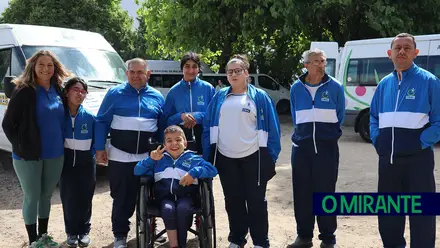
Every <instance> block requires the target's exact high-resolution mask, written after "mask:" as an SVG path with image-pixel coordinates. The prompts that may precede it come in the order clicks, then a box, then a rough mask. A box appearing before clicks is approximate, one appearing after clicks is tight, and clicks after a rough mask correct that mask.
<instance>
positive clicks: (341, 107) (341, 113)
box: [337, 85, 345, 127]
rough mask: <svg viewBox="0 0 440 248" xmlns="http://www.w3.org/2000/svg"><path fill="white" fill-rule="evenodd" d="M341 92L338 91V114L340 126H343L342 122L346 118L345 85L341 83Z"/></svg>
mask: <svg viewBox="0 0 440 248" xmlns="http://www.w3.org/2000/svg"><path fill="white" fill-rule="evenodd" d="M338 89H339V92H338V106H337V115H338V122H339V126H340V127H342V124H343V123H344V120H345V93H344V87H343V86H342V85H339V88H338Z"/></svg>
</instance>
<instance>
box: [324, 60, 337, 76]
mask: <svg viewBox="0 0 440 248" xmlns="http://www.w3.org/2000/svg"><path fill="white" fill-rule="evenodd" d="M335 71H336V59H327V65H326V66H325V72H326V73H327V74H328V75H330V76H332V77H334V76H335Z"/></svg>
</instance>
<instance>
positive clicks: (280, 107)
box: [277, 100, 290, 114]
mask: <svg viewBox="0 0 440 248" xmlns="http://www.w3.org/2000/svg"><path fill="white" fill-rule="evenodd" d="M289 110H290V102H289V101H288V100H281V101H279V102H278V104H277V112H278V114H288V113H289Z"/></svg>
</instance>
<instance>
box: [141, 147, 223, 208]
mask: <svg viewBox="0 0 440 248" xmlns="http://www.w3.org/2000/svg"><path fill="white" fill-rule="evenodd" d="M187 172H188V173H189V174H190V175H191V176H192V177H193V178H194V179H197V178H213V177H215V176H216V175H217V173H218V172H217V169H216V168H215V167H214V166H212V164H211V163H209V162H206V161H205V160H203V159H202V158H201V157H200V156H199V155H197V154H196V153H194V152H193V151H185V152H183V153H182V154H181V155H180V157H178V158H177V159H173V158H172V157H171V155H170V154H168V153H167V152H164V157H163V158H162V159H161V160H159V161H154V160H153V159H151V158H150V157H149V158H146V159H143V160H141V161H139V162H138V163H137V164H136V166H135V168H134V174H135V175H137V176H142V175H149V176H154V181H155V183H154V190H155V192H156V198H157V199H163V198H164V197H167V196H170V195H171V196H175V197H177V198H178V197H182V196H195V194H197V192H198V191H197V186H196V185H197V184H198V182H197V180H195V181H194V183H193V185H191V186H186V187H183V186H181V185H180V184H179V181H180V179H181V178H182V177H183V176H184V175H185V174H186V173H187Z"/></svg>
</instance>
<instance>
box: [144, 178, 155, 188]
mask: <svg viewBox="0 0 440 248" xmlns="http://www.w3.org/2000/svg"><path fill="white" fill-rule="evenodd" d="M153 184H154V177H152V176H141V185H148V186H152V185H153Z"/></svg>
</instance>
